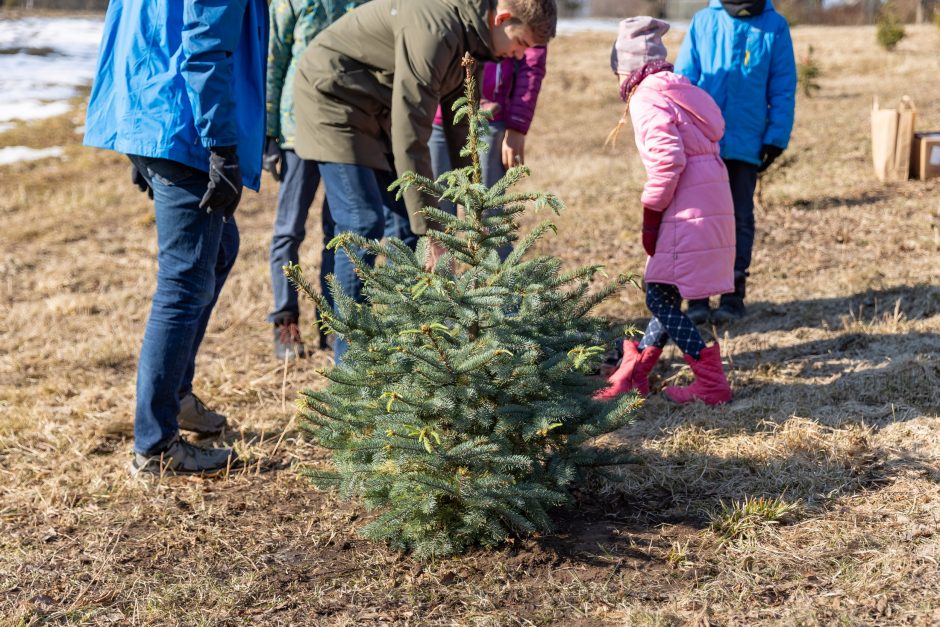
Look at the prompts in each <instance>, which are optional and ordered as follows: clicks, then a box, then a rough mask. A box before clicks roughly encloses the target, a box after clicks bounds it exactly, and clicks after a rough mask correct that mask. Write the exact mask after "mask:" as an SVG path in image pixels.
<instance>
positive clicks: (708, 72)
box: [675, 0, 797, 165]
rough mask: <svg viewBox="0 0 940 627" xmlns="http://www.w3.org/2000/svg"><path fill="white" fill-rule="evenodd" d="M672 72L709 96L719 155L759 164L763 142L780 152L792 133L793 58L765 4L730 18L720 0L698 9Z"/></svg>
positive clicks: (779, 22)
mask: <svg viewBox="0 0 940 627" xmlns="http://www.w3.org/2000/svg"><path fill="white" fill-rule="evenodd" d="M675 71H676V72H677V73H679V74H682V75H684V76H686V77H688V79H689V80H690V81H691V82H692V84H693V85H695V86H697V87H701V88H702V89H704V90H705V91H707V92H708V93H709V95H711V97H712V98H713V99H714V100H715V103H716V104H717V105H718V107H719V108H720V109H721V113H722V115H723V116H724V119H725V134H724V136H723V137H722V139H721V156H722V157H724V158H725V159H733V160H738V161H745V162H747V163H752V164H755V165H757V164H760V162H761V160H760V153H761V147H762V146H763V145H765V144H770V145H773V146H777V147H779V148H782V149H785V148H786V147H787V146H788V144H789V142H790V133H791V132H792V130H793V114H794V107H795V105H796V84H797V81H796V59H795V58H794V55H793V42H792V40H791V39H790V27H789V25H788V24H787V20H786V18H784V17H783V16H782V15H780V14H779V13H777V11H776V10H775V9H774V5H773V1H772V0H767V2H766V5H765V7H764V11H763V13H761V14H760V15H755V16H753V17H741V18H737V17H731V16H730V15H729V14H728V12H727V11H725V9H724V6H723V5H722V3H721V1H720V0H709V6H708V7H707V8H705V9H702V10H700V11H698V12H697V13H696V14H695V15H694V16H693V17H692V22H691V23H690V24H689V31H688V32H687V33H686V35H685V38H684V39H683V40H682V45H681V47H680V48H679V54H678V55H677V57H676V62H675Z"/></svg>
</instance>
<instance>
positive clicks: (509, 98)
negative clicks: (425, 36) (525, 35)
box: [434, 47, 548, 135]
mask: <svg viewBox="0 0 940 627" xmlns="http://www.w3.org/2000/svg"><path fill="white" fill-rule="evenodd" d="M547 57H548V48H545V47H540V48H527V49H526V51H525V57H524V58H523V59H522V60H520V61H517V60H515V59H503V60H502V61H500V62H499V63H487V64H486V65H485V66H484V67H483V99H484V100H489V101H491V102H495V103H496V104H498V105H499V110H498V111H497V113H496V115H494V116H493V121H494V122H500V121H503V122H505V123H506V128H511V129H513V130H515V131H519V132H520V133H522V134H523V135H525V134H526V133H528V132H529V126H530V125H531V124H532V117H533V116H534V115H535V103H536V101H537V100H538V97H539V90H540V89H541V88H542V79H543V78H545V60H546V58H547ZM441 115H442V114H441V109H440V107H438V109H437V115H436V116H435V118H434V123H435V124H437V125H438V126H440V125H442V124H443V123H444V122H443V119H442V118H441Z"/></svg>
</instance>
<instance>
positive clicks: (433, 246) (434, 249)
mask: <svg viewBox="0 0 940 627" xmlns="http://www.w3.org/2000/svg"><path fill="white" fill-rule="evenodd" d="M446 252H447V249H446V248H444V245H443V244H441V243H440V242H439V241H437V240H436V239H434V238H433V237H429V238H428V256H427V261H425V264H424V269H425V270H426V271H427V272H432V271H433V270H434V266H436V265H437V261H438V260H439V259H440V258H441V257H443V256H444V254H445V253H446Z"/></svg>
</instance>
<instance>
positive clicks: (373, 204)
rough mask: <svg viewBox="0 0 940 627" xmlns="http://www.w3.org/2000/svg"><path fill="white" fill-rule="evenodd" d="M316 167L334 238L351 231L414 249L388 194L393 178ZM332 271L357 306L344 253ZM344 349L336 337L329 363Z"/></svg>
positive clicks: (358, 294) (361, 169) (403, 215)
mask: <svg viewBox="0 0 940 627" xmlns="http://www.w3.org/2000/svg"><path fill="white" fill-rule="evenodd" d="M319 166H320V176H321V177H322V178H323V184H324V185H326V197H327V200H328V201H329V203H330V214H331V215H332V217H333V221H334V229H335V232H336V234H337V235H339V234H341V233H345V232H347V231H351V232H353V233H357V234H359V235H362V236H363V237H367V238H369V239H381V238H382V237H383V236H385V237H397V238H399V239H401V240H403V241H404V242H405V243H406V244H408V245H409V246H411V247H412V248H414V247H415V246H416V245H417V243H418V237H417V236H416V235H415V234H414V233H412V231H411V227H410V225H409V222H408V212H407V210H406V209H405V204H404V202H402V201H401V200H397V199H396V198H395V194H394V193H392V192H389V191H388V186H389V185H390V184H391V183H392V181H394V180H395V178H396V177H395V174H394V173H392V172H383V171H381V170H373V169H372V168H367V167H365V166H361V165H353V164H347V163H320V164H319ZM356 254H358V255H359V256H360V257H361V258H363V259H364V260H365V261H366V263H368V264H369V265H373V264H375V256H374V255H367V254H364V253H363V252H362V251H357V253H356ZM333 268H334V270H333V273H334V274H335V275H336V279H337V281H338V282H339V284H340V286H341V287H342V288H343V291H344V292H345V293H346V294H347V295H348V296H349V297H351V298H352V299H353V300H354V301H355V302H358V303H361V302H362V301H363V296H362V281H361V280H360V279H359V277H358V276H357V275H356V272H355V270H354V266H353V264H352V261H350V259H349V257H348V256H347V255H346V253H344V252H338V253H337V254H336V257H335V261H334V266H333ZM348 348H349V346H348V344H347V343H346V340H345V339H343V338H341V337H337V338H336V344H335V345H334V351H333V360H334V361H335V362H336V363H339V362H340V361H341V360H342V357H343V355H344V354H345V353H346V351H347V350H348Z"/></svg>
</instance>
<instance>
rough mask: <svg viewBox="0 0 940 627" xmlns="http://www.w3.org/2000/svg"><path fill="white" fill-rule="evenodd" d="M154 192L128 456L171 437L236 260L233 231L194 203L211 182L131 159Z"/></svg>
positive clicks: (178, 167)
mask: <svg viewBox="0 0 940 627" xmlns="http://www.w3.org/2000/svg"><path fill="white" fill-rule="evenodd" d="M130 159H131V161H132V162H133V163H134V165H136V166H137V169H138V170H140V172H141V173H142V174H143V175H144V177H145V178H146V179H147V181H148V182H149V183H150V186H151V187H152V188H153V205H154V211H155V216H156V228H157V288H156V291H155V292H154V294H153V300H152V302H151V308H150V316H149V317H148V319H147V327H146V330H145V332H144V341H143V345H142V346H141V349H140V361H139V362H138V365H137V407H136V413H135V416H134V450H135V451H136V452H138V453H141V454H143V455H154V454H157V453H160V452H161V451H163V450H164V449H165V448H166V447H167V446H168V445H169V444H170V442H171V441H172V440H173V439H174V438H175V437H176V434H177V432H178V424H177V421H176V418H177V415H178V414H179V410H180V402H179V401H180V398H181V397H182V396H183V395H185V394H187V393H188V392H190V391H191V390H192V381H193V374H194V372H195V367H196V353H197V352H198V351H199V344H200V343H201V342H202V338H203V336H204V335H205V333H206V326H207V325H208V323H209V316H210V315H211V314H212V308H213V307H214V306H215V303H216V300H218V297H219V293H220V292H221V291H222V286H223V285H224V284H225V279H226V278H228V274H229V271H231V269H232V265H234V263H235V258H236V257H237V256H238V245H239V236H238V226H237V225H236V224H235V220H234V219H231V220H229V221H228V222H223V221H222V214H221V213H220V212H214V213H211V214H209V213H206V211H205V210H204V209H200V208H199V201H200V199H201V198H202V196H203V194H205V192H206V187H207V185H208V184H209V176H208V175H207V174H206V173H205V172H202V171H199V170H195V169H193V168H190V167H189V166H186V165H183V164H181V163H177V162H175V161H168V160H166V159H151V158H145V157H138V156H131V157H130Z"/></svg>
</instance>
